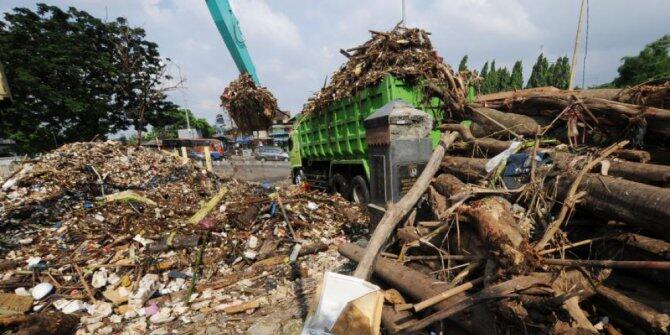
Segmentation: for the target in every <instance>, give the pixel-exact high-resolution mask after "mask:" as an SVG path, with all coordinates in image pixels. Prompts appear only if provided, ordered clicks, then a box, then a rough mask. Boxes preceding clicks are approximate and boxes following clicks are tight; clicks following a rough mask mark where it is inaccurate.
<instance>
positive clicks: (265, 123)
mask: <svg viewBox="0 0 670 335" xmlns="http://www.w3.org/2000/svg"><path fill="white" fill-rule="evenodd" d="M221 106H223V107H224V108H225V109H226V110H227V111H228V113H229V114H230V117H232V118H233V120H234V121H235V124H236V125H237V128H238V129H239V130H240V131H242V132H248V131H254V130H267V129H268V128H270V126H272V120H273V119H274V117H275V115H276V114H277V113H278V112H279V107H277V99H275V97H274V96H273V95H272V93H271V92H270V90H268V89H267V88H265V87H258V86H256V84H255V83H254V80H253V78H252V77H251V75H249V74H248V73H242V74H240V76H239V77H238V78H237V79H235V80H233V81H231V82H230V84H228V87H226V88H225V89H224V90H223V93H222V94H221Z"/></svg>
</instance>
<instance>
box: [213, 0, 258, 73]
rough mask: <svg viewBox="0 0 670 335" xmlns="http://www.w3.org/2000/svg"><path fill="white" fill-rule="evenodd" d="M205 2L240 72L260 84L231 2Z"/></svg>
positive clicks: (214, 0)
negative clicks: (248, 75)
mask: <svg viewBox="0 0 670 335" xmlns="http://www.w3.org/2000/svg"><path fill="white" fill-rule="evenodd" d="M205 2H206V3H207V8H208V9H209V13H210V14H212V18H213V19H214V23H216V27H217V28H218V29H219V33H220V34H221V37H222V38H223V41H224V42H225V43H226V47H228V51H230V55H231V56H232V57H233V61H235V65H237V69H238V70H239V71H240V73H248V74H250V75H251V78H253V80H254V83H255V84H256V85H260V82H259V80H258V76H257V75H256V68H255V67H254V63H253V62H252V61H251V55H249V50H247V45H246V43H244V42H245V40H244V36H243V35H242V30H241V29H240V23H239V21H237V18H236V17H235V14H233V9H232V8H231V7H230V3H229V2H228V0H205Z"/></svg>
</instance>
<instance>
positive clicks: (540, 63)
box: [526, 54, 549, 88]
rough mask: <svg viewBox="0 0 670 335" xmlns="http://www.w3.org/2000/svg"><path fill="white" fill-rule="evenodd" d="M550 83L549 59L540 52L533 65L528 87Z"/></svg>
mask: <svg viewBox="0 0 670 335" xmlns="http://www.w3.org/2000/svg"><path fill="white" fill-rule="evenodd" d="M548 83H549V61H547V58H546V57H544V54H540V55H539V56H538V57H537V61H536V62H535V64H534V65H533V70H532V71H531V73H530V77H529V78H528V83H527V84H526V88H531V87H542V86H547V85H548Z"/></svg>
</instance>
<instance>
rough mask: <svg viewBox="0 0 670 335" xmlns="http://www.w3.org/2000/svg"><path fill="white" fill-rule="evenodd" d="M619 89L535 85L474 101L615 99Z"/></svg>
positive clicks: (488, 95) (483, 96)
mask: <svg viewBox="0 0 670 335" xmlns="http://www.w3.org/2000/svg"><path fill="white" fill-rule="evenodd" d="M621 91H622V90H621V89H618V88H614V89H611V88H604V89H590V90H574V91H562V90H560V89H558V88H556V87H552V86H546V87H536V88H528V89H524V90H516V91H507V92H498V93H491V94H484V95H480V96H478V97H477V100H475V103H479V104H485V103H491V102H500V101H504V100H517V99H522V98H528V97H531V96H536V95H558V96H562V97H565V98H569V97H571V96H575V97H577V98H580V99H583V98H600V99H608V100H615V98H616V97H617V95H618V94H619V93H620V92H621ZM619 101H621V102H629V103H635V102H632V101H625V100H619Z"/></svg>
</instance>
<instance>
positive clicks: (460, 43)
mask: <svg viewBox="0 0 670 335" xmlns="http://www.w3.org/2000/svg"><path fill="white" fill-rule="evenodd" d="M406 1H407V25H408V26H416V27H421V28H423V29H426V30H428V31H430V32H432V35H431V38H432V41H433V44H434V45H435V47H436V49H437V51H438V52H439V54H440V55H441V56H442V57H444V59H445V61H446V62H448V63H450V64H452V66H457V65H458V62H459V60H460V59H461V57H462V56H463V55H464V54H468V55H469V65H470V66H471V67H474V68H477V69H480V68H481V66H482V65H483V64H484V62H485V61H487V60H491V59H495V60H496V64H498V65H503V66H508V67H511V66H512V64H513V63H514V61H515V60H517V59H521V60H523V62H524V75H525V77H526V78H527V77H528V76H529V75H530V70H531V67H532V65H533V63H534V61H535V59H536V58H537V56H538V55H539V53H540V52H543V53H544V54H545V55H547V56H548V57H549V58H550V60H553V59H555V58H556V57H558V56H563V55H567V56H571V54H572V47H573V44H574V38H575V31H576V23H577V18H578V15H579V5H580V1H581V0H553V1H532V0H504V1H502V0H498V1H495V0H406ZM44 2H45V3H47V4H50V5H57V6H60V7H67V6H74V7H77V8H79V9H83V10H86V11H88V12H89V13H91V14H92V15H95V16H97V17H101V18H105V17H108V18H109V19H110V20H111V19H112V18H115V17H118V16H124V17H126V18H128V19H129V21H130V24H132V25H135V26H142V27H143V28H145V30H146V31H147V37H148V39H150V40H152V41H155V42H157V43H158V44H159V46H160V51H161V54H162V56H164V57H169V58H171V59H172V60H173V61H174V62H175V63H176V64H177V65H178V66H179V71H180V72H181V74H182V76H183V77H185V78H186V84H185V86H186V87H185V88H184V89H183V90H181V91H179V92H173V93H172V94H171V99H172V100H173V101H174V102H175V103H177V104H179V105H182V106H185V107H188V108H190V109H192V110H193V112H194V113H195V114H196V115H198V116H199V117H206V118H207V119H208V120H210V121H214V117H215V115H216V114H217V113H220V111H221V109H220V107H219V95H220V93H221V91H222V90H223V88H224V87H225V86H226V85H227V84H228V82H230V81H231V80H233V79H234V78H236V77H237V75H238V72H237V69H236V68H235V65H234V63H233V61H232V59H231V58H230V56H229V54H228V51H227V49H226V48H225V45H224V44H223V41H222V39H221V37H220V36H219V34H218V31H217V30H216V26H215V25H214V23H213V21H212V19H211V17H210V15H209V12H208V11H207V7H206V5H205V1H204V0H70V1H67V0H53V1H46V0H45V1H44ZM231 2H232V4H233V8H234V10H235V12H236V14H237V16H238V18H239V20H240V25H241V27H242V30H243V31H244V34H245V37H246V39H247V43H248V47H249V49H250V52H251V55H252V57H253V59H254V62H255V65H256V68H257V71H258V75H259V77H260V80H261V82H262V84H263V85H264V86H267V87H268V88H269V89H271V90H272V91H273V93H274V94H275V95H276V97H277V99H278V101H279V105H280V107H281V108H282V109H285V110H289V111H291V112H292V113H297V112H299V111H300V109H301V108H302V105H303V104H304V103H305V101H307V98H308V97H310V96H311V95H312V94H313V93H314V92H315V91H317V90H318V89H319V88H320V87H321V86H322V85H323V82H324V80H325V78H326V76H328V75H330V74H331V73H332V72H333V71H335V70H337V68H339V66H340V65H341V64H342V63H343V62H344V61H345V58H344V57H343V56H342V55H341V54H340V53H339V49H340V48H348V47H352V46H355V45H358V44H360V43H362V42H364V41H365V40H367V39H368V38H369V33H368V30H371V29H372V30H387V29H389V28H391V27H392V26H394V25H395V24H396V23H397V22H398V21H399V20H400V16H401V5H400V4H401V2H400V0H358V1H357V0H338V1H327V0H311V1H307V0H284V1H278V0H231ZM13 7H32V8H34V7H35V2H34V1H24V0H1V1H0V11H2V12H5V11H8V10H10V9H11V8H13ZM589 14H590V15H589V21H590V24H589V47H588V58H587V70H586V77H585V78H586V84H587V85H593V84H600V83H604V82H608V81H610V80H612V79H613V78H614V76H615V75H616V69H617V67H618V66H619V65H620V59H621V57H623V56H626V55H634V54H637V52H639V50H640V49H641V48H642V47H643V46H644V45H645V44H647V43H649V42H651V41H653V40H655V39H657V38H659V37H661V36H662V35H663V34H669V33H670V20H668V17H670V2H668V1H667V0H641V1H635V2H632V1H626V0H590V7H589ZM582 45H583V44H582ZM582 51H583V49H582ZM581 58H582V56H580V57H579V61H580V63H581V61H582V59H581ZM174 71H175V72H176V69H174ZM581 78H582V74H581V65H580V66H579V71H578V72H577V82H578V83H581Z"/></svg>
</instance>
